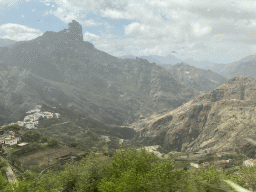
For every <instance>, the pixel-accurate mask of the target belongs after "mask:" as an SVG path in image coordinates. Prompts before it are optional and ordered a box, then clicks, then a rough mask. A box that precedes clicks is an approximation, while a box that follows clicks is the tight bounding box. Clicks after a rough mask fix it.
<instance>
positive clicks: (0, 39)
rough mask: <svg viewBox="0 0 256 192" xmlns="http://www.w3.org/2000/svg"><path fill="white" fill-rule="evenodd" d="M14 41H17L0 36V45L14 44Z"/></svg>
mask: <svg viewBox="0 0 256 192" xmlns="http://www.w3.org/2000/svg"><path fill="white" fill-rule="evenodd" d="M15 43H17V41H14V40H10V39H2V38H0V47H7V46H9V45H12V44H15Z"/></svg>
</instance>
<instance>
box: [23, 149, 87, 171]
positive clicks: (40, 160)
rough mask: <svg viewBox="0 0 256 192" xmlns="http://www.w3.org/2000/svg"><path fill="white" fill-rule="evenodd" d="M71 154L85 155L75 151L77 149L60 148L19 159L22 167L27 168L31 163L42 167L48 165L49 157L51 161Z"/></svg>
mask: <svg viewBox="0 0 256 192" xmlns="http://www.w3.org/2000/svg"><path fill="white" fill-rule="evenodd" d="M70 152H72V153H73V154H76V155H80V154H83V153H84V151H81V150H78V149H75V148H69V147H63V146H61V147H58V148H52V149H46V150H44V151H39V152H35V153H33V154H29V155H25V156H22V157H20V158H19V161H20V162H21V164H22V165H24V166H26V165H29V164H30V163H31V162H33V164H35V165H42V164H47V163H48V157H49V161H51V160H52V159H55V158H58V157H61V156H64V155H68V154H69V153H70Z"/></svg>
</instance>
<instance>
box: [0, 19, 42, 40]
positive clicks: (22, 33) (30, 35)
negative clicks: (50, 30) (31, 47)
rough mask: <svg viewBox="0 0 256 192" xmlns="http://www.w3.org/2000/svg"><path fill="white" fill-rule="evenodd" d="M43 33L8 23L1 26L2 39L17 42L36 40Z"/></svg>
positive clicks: (0, 35)
mask: <svg viewBox="0 0 256 192" xmlns="http://www.w3.org/2000/svg"><path fill="white" fill-rule="evenodd" d="M41 35H43V33H42V32H41V31H40V30H38V29H33V28H30V27H27V26H24V25H19V24H13V23H7V24H3V25H1V26H0V37H1V38H3V39H11V40H15V41H26V40H31V39H35V38H37V37H38V36H41Z"/></svg>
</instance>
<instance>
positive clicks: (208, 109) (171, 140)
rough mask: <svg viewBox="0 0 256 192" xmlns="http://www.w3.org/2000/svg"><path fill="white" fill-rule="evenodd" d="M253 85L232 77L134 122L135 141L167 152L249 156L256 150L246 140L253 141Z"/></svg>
mask: <svg viewBox="0 0 256 192" xmlns="http://www.w3.org/2000/svg"><path fill="white" fill-rule="evenodd" d="M255 86H256V81H255V80H254V79H252V78H250V77H236V78H233V79H231V80H229V81H228V82H227V83H225V84H223V85H221V86H220V87H218V88H217V89H215V90H213V91H211V92H209V93H208V94H206V95H204V96H202V97H200V98H199V99H198V100H193V101H190V102H188V103H186V104H184V105H182V106H180V107H179V108H177V109H175V110H173V111H171V112H167V113H164V114H158V115H157V114H155V115H152V116H150V117H148V118H145V119H142V120H139V121H137V122H135V123H133V124H132V125H131V128H133V129H134V130H136V132H137V133H136V136H135V137H134V140H136V141H139V142H141V143H142V144H144V145H149V144H150V145H161V146H162V147H164V148H165V149H166V150H170V151H173V150H176V151H186V152H202V151H205V150H207V151H209V152H221V151H231V152H237V151H240V152H244V153H245V154H247V155H248V156H251V157H252V156H254V152H253V150H255V149H256V148H255V146H253V145H252V144H250V143H249V142H248V141H247V140H246V139H247V138H253V139H255V138H256V132H255V131H254V130H255V129H254V128H255V123H254V120H253V117H254V115H255V107H256V100H255V94H256V89H254V87H255ZM241 87H243V89H241ZM218 90H222V91H218ZM246 148H247V150H246Z"/></svg>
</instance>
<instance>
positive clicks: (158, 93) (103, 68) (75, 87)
mask: <svg viewBox="0 0 256 192" xmlns="http://www.w3.org/2000/svg"><path fill="white" fill-rule="evenodd" d="M81 29H82V28H81V26H80V25H79V23H77V22H76V21H73V22H72V23H70V24H69V27H68V29H64V30H62V31H60V32H45V33H44V34H43V35H42V36H40V37H38V38H36V39H33V40H30V41H26V42H18V43H16V44H15V45H12V46H9V47H8V48H2V49H0V58H1V59H0V61H1V62H2V63H3V64H4V65H6V66H12V67H14V66H17V67H20V70H23V69H24V70H25V69H26V70H28V71H30V73H31V74H33V75H34V76H33V75H32V76H30V77H29V78H25V79H21V81H22V82H23V84H26V87H27V88H28V89H29V90H30V91H28V92H30V93H31V94H32V95H33V98H36V99H37V100H38V102H39V101H40V102H47V103H49V102H52V103H54V104H57V105H58V104H61V105H65V106H66V107H69V108H72V109H74V110H78V111H83V112H84V113H85V114H89V115H91V116H92V117H93V118H96V119H98V120H100V121H101V122H104V123H107V124H115V125H127V124H129V123H131V122H134V121H135V120H136V119H139V118H144V117H146V116H149V115H151V114H153V112H160V111H163V110H172V109H175V108H176V107H178V106H180V105H182V104H183V103H185V102H187V101H189V100H191V99H194V98H196V97H197V96H199V95H200V92H199V91H196V90H194V89H192V88H190V87H187V86H185V85H182V84H180V83H179V82H178V81H176V80H175V79H174V78H173V77H172V75H171V74H170V73H169V72H168V71H166V70H165V69H163V68H161V67H159V66H157V65H156V64H153V63H149V62H148V61H147V60H144V59H135V60H134V59H124V60H121V59H119V58H116V57H114V56H111V55H109V54H107V53H105V52H103V51H100V50H97V49H95V48H94V46H93V45H92V44H91V43H89V42H85V41H82V40H83V39H82V36H81V34H82V31H81ZM48 85H49V86H50V87H51V86H53V85H54V88H48ZM45 86H46V87H45ZM10 92H11V91H10ZM61 95H63V97H62V96H61ZM23 97H24V98H27V97H28V96H27V95H24V96H23ZM31 97H32V96H31ZM38 104H40V103H38ZM11 105H12V104H11Z"/></svg>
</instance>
